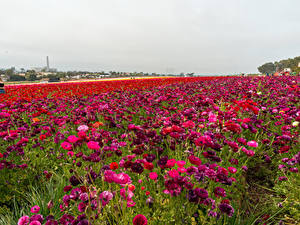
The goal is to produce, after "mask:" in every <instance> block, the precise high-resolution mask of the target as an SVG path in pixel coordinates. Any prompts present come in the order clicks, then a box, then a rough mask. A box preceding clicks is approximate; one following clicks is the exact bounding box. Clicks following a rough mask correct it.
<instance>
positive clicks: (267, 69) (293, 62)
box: [257, 56, 300, 73]
mask: <svg viewBox="0 0 300 225" xmlns="http://www.w3.org/2000/svg"><path fill="white" fill-rule="evenodd" d="M299 62H300V56H297V57H295V58H289V59H283V60H280V61H278V62H274V63H272V62H270V63H265V64H264V65H262V66H260V67H258V68H257V69H258V71H259V72H261V73H273V72H275V71H282V70H283V69H284V68H290V69H291V70H292V71H293V72H296V73H297V72H300V68H299V67H298V64H299Z"/></svg>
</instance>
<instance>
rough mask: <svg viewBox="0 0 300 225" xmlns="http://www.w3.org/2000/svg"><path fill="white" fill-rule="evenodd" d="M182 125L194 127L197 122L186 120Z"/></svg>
mask: <svg viewBox="0 0 300 225" xmlns="http://www.w3.org/2000/svg"><path fill="white" fill-rule="evenodd" d="M182 127H184V128H193V127H195V123H194V122H193V121H191V120H189V121H186V122H184V123H183V124H182Z"/></svg>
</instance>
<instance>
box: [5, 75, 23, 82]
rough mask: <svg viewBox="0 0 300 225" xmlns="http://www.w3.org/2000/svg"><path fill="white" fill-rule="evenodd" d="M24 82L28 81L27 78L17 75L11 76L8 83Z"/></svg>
mask: <svg viewBox="0 0 300 225" xmlns="http://www.w3.org/2000/svg"><path fill="white" fill-rule="evenodd" d="M24 80H26V79H25V77H23V76H20V75H16V74H13V75H10V76H9V79H8V81H24Z"/></svg>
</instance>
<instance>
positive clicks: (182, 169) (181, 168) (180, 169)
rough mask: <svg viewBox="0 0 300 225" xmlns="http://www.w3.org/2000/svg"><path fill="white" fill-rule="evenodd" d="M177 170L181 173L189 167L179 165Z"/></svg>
mask: <svg viewBox="0 0 300 225" xmlns="http://www.w3.org/2000/svg"><path fill="white" fill-rule="evenodd" d="M177 170H178V172H180V173H185V172H186V171H187V169H186V168H184V167H179V168H178V169H177Z"/></svg>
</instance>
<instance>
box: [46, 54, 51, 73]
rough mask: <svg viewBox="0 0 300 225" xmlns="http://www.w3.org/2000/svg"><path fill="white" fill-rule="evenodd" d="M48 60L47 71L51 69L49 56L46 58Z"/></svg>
mask: <svg viewBox="0 0 300 225" xmlns="http://www.w3.org/2000/svg"><path fill="white" fill-rule="evenodd" d="M46 60H47V71H49V70H50V67H49V57H48V56H47V57H46Z"/></svg>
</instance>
